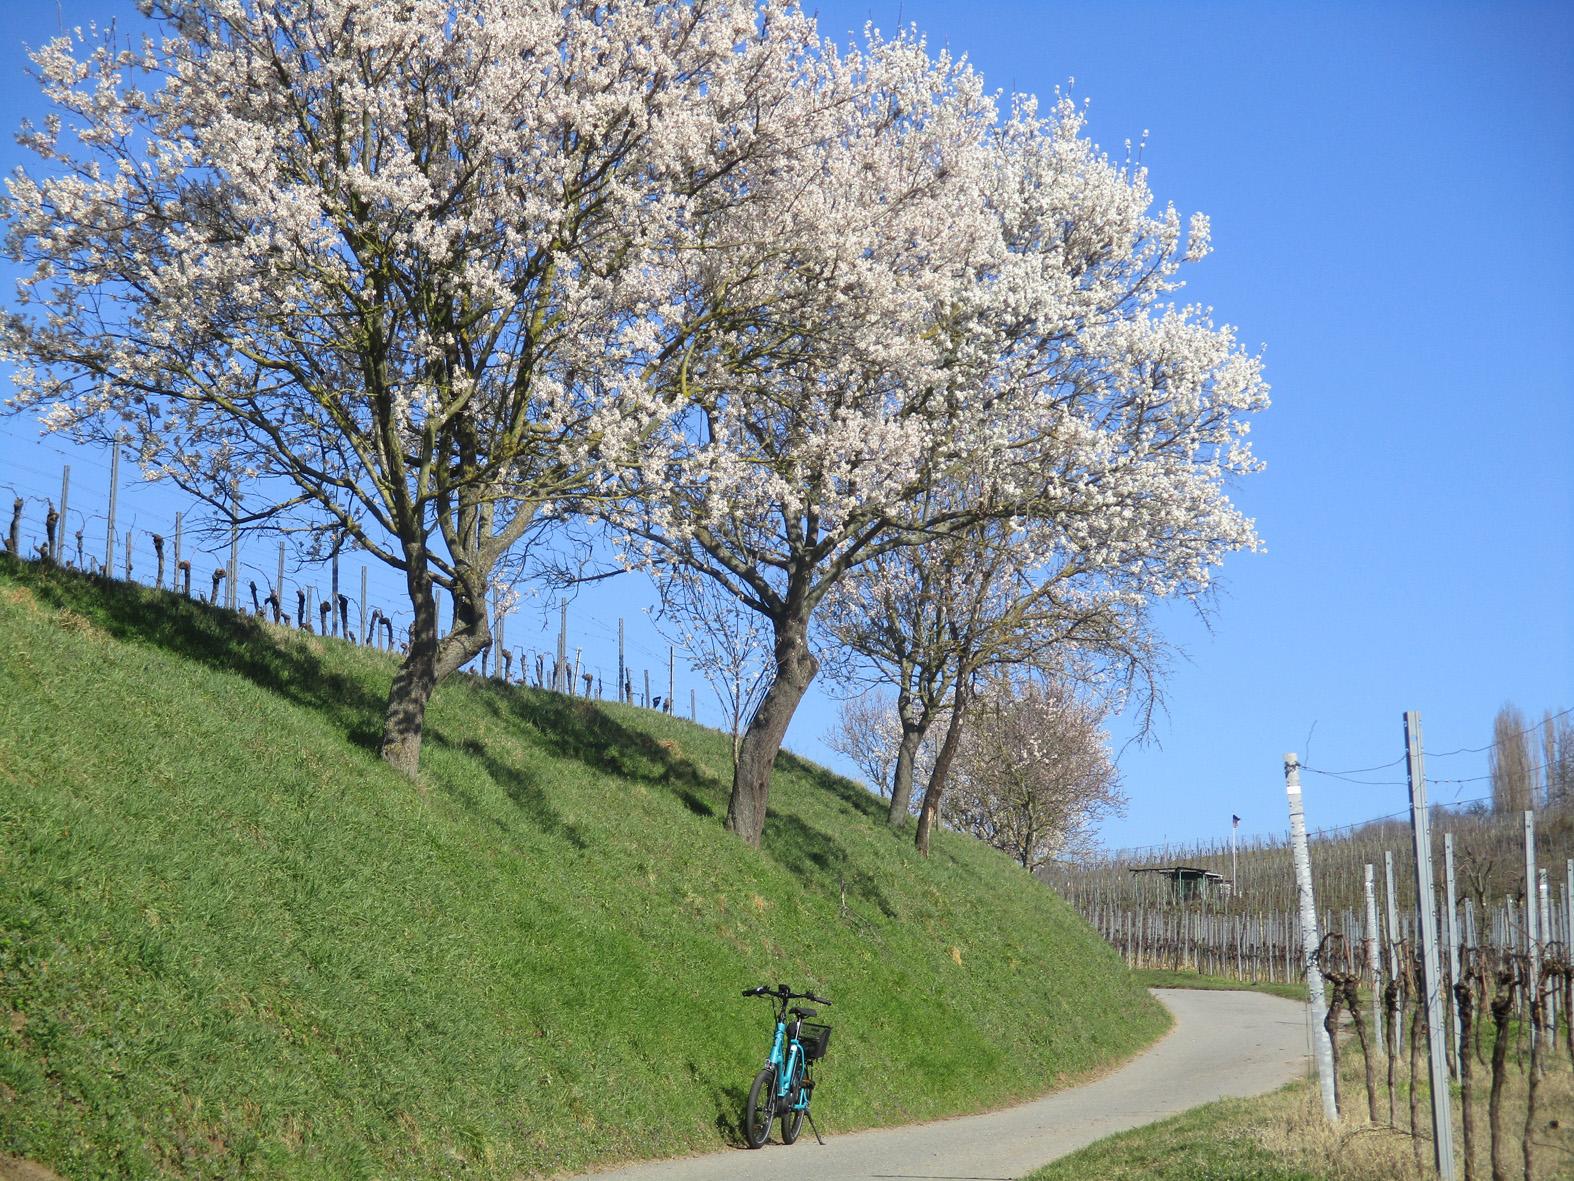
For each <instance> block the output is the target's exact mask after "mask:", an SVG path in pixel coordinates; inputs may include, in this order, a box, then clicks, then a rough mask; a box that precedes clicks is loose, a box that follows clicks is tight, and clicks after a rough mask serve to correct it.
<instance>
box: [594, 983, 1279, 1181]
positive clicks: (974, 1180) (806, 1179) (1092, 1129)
mask: <svg viewBox="0 0 1574 1181" xmlns="http://www.w3.org/2000/svg"><path fill="white" fill-rule="evenodd" d="M1154 995H1156V996H1157V997H1158V998H1159V999H1160V1000H1161V1001H1163V1002H1164V1004H1165V1005H1167V1006H1168V1007H1169V1009H1170V1011H1171V1012H1172V1013H1174V1014H1175V1025H1174V1026H1173V1028H1171V1030H1170V1032H1169V1033H1168V1034H1166V1035H1165V1036H1164V1038H1163V1039H1162V1040H1161V1041H1159V1042H1158V1043H1157V1044H1155V1045H1154V1046H1153V1048H1152V1049H1150V1050H1148V1051H1147V1052H1146V1053H1144V1054H1141V1055H1139V1056H1138V1057H1136V1058H1133V1059H1132V1060H1131V1061H1130V1062H1128V1063H1126V1065H1124V1066H1122V1067H1121V1068H1120V1069H1119V1070H1116V1071H1114V1072H1112V1073H1111V1074H1108V1075H1106V1076H1104V1077H1103V1078H1101V1079H1098V1080H1097V1081H1095V1082H1091V1083H1087V1084H1085V1085H1083V1086H1080V1087H1072V1088H1070V1089H1068V1090H1064V1091H1057V1092H1055V1093H1054V1094H1051V1095H1047V1096H1045V1097H1044V1098H1042V1099H1035V1100H1033V1101H1032V1102H1029V1103H1024V1104H1022V1105H1021V1106H1019V1107H1012V1108H1008V1109H1006V1110H1005V1111H996V1112H991V1113H990V1114H988V1115H974V1116H962V1117H959V1118H957V1119H948V1120H939V1121H936V1122H935V1123H928V1124H915V1125H911V1126H909V1127H904V1128H884V1129H880V1130H877V1131H870V1132H856V1133H852V1134H839V1133H837V1131H836V1130H835V1129H834V1128H829V1129H822V1131H824V1132H825V1133H826V1136H825V1146H824V1147H823V1148H822V1147H821V1146H820V1145H818V1144H816V1143H815V1141H814V1136H813V1134H812V1133H811V1132H810V1130H809V1128H808V1125H807V1124H806V1125H805V1126H804V1129H803V1135H802V1136H801V1137H800V1138H799V1140H798V1143H797V1144H795V1145H793V1146H792V1147H790V1148H789V1147H784V1146H783V1145H781V1144H779V1143H777V1141H776V1139H775V1136H774V1135H773V1136H772V1139H771V1140H770V1142H769V1143H767V1144H766V1145H765V1147H764V1148H761V1149H758V1150H756V1151H752V1152H751V1151H750V1150H748V1149H744V1148H737V1149H728V1150H726V1151H723V1152H715V1153H710V1154H707V1155H705V1156H691V1157H682V1158H680V1159H677V1160H668V1161H656V1162H651V1163H645V1164H637V1165H626V1166H623V1167H621V1168H618V1169H614V1170H612V1171H610V1172H603V1173H595V1174H590V1175H588V1176H589V1177H593V1178H594V1181H866V1179H867V1181H911V1179H922V1181H942V1179H943V1181H1014V1179H1015V1178H1018V1177H1021V1176H1024V1175H1025V1174H1027V1173H1031V1172H1032V1171H1033V1170H1034V1169H1036V1168H1038V1167H1039V1166H1041V1165H1045V1164H1048V1163H1049V1162H1050V1161H1052V1160H1055V1159H1056V1158H1058V1157H1062V1156H1065V1155H1066V1154H1067V1153H1071V1152H1075V1151H1076V1150H1077V1149H1079V1148H1081V1147H1083V1146H1084V1145H1087V1144H1091V1143H1093V1141H1095V1140H1101V1139H1103V1138H1104V1137H1105V1136H1108V1135H1111V1134H1112V1133H1115V1132H1120V1131H1124V1130H1125V1129H1127V1128H1135V1127H1140V1126H1141V1125H1143V1124H1148V1123H1153V1122H1154V1121H1156V1120H1160V1119H1165V1118H1167V1117H1168V1116H1171V1115H1175V1114H1177V1113H1178V1112H1182V1111H1185V1110H1187V1109H1188V1108H1192V1107H1196V1106H1199V1105H1200V1104H1203V1103H1208V1102H1211V1101H1212V1100H1214V1099H1221V1098H1224V1097H1226V1096H1243V1095H1258V1094H1262V1093H1263V1092H1265V1091H1271V1090H1274V1089H1276V1088H1278V1087H1280V1086H1282V1085H1283V1084H1284V1083H1286V1082H1289V1081H1290V1080H1291V1079H1293V1078H1296V1077H1299V1076H1300V1075H1302V1074H1304V1073H1305V1072H1306V1069H1307V1064H1308V1054H1307V1044H1308V1035H1307V1025H1306V1006H1305V1005H1303V1004H1298V1003H1296V1002H1294V1001H1287V1000H1283V999H1281V998H1279V997H1273V996H1266V995H1263V994H1261V993H1251V992H1203V991H1199V990H1188V989H1169V988H1166V989H1155V990H1154ZM776 1126H777V1127H779V1126H780V1125H779V1124H778V1125H776Z"/></svg>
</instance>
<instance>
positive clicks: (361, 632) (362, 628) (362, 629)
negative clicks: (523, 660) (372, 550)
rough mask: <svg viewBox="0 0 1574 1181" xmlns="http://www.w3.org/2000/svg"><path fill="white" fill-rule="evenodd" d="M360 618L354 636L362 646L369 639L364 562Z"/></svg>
mask: <svg viewBox="0 0 1574 1181" xmlns="http://www.w3.org/2000/svg"><path fill="white" fill-rule="evenodd" d="M360 616H361V619H360V622H359V623H357V624H356V633H355V634H356V635H357V636H359V637H360V640H361V643H363V644H364V643H366V641H367V640H368V639H369V638H370V637H368V636H367V634H366V564H365V563H364V562H363V563H362V564H361V610H360ZM498 646H499V647H501V646H502V642H501V640H500V641H499V642H498Z"/></svg>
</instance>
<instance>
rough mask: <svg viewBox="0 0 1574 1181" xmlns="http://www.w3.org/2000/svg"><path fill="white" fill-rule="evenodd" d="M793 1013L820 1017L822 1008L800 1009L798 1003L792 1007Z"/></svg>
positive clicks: (799, 1015) (800, 1015)
mask: <svg viewBox="0 0 1574 1181" xmlns="http://www.w3.org/2000/svg"><path fill="white" fill-rule="evenodd" d="M792 1015H793V1016H794V1017H818V1016H819V1015H820V1010H818V1009H800V1008H799V1007H798V1006H797V1005H794V1006H793V1007H792Z"/></svg>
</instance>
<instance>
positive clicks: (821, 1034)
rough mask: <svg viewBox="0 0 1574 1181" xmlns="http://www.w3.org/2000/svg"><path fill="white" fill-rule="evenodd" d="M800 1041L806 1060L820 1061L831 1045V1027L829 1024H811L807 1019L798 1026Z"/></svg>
mask: <svg viewBox="0 0 1574 1181" xmlns="http://www.w3.org/2000/svg"><path fill="white" fill-rule="evenodd" d="M798 1042H799V1044H800V1045H802V1046H803V1056H804V1060H805V1061H807V1062H818V1061H819V1060H820V1059H821V1058H824V1057H825V1051H826V1050H828V1049H830V1046H831V1027H830V1026H829V1025H811V1024H810V1023H809V1022H807V1021H805V1022H804V1023H803V1024H802V1025H800V1026H799V1027H798Z"/></svg>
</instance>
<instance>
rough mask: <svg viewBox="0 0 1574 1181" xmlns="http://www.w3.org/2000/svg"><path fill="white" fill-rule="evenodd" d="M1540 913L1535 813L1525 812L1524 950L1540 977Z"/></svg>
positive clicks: (1533, 971) (1532, 1032) (1533, 975)
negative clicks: (1537, 891)
mask: <svg viewBox="0 0 1574 1181" xmlns="http://www.w3.org/2000/svg"><path fill="white" fill-rule="evenodd" d="M1540 917H1541V916H1540V914H1539V911H1538V908H1537V906H1536V814H1535V813H1534V812H1526V813H1525V950H1526V951H1527V952H1528V953H1529V954H1530V978H1531V980H1540V979H1541V940H1542V933H1541V930H1540V925H1541V924H1540V922H1539V919H1540ZM1536 1035H1537V1031H1536V1026H1535V1024H1534V1023H1533V1022H1532V1023H1531V1026H1530V1044H1531V1045H1532V1046H1534V1045H1535V1044H1536Z"/></svg>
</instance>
